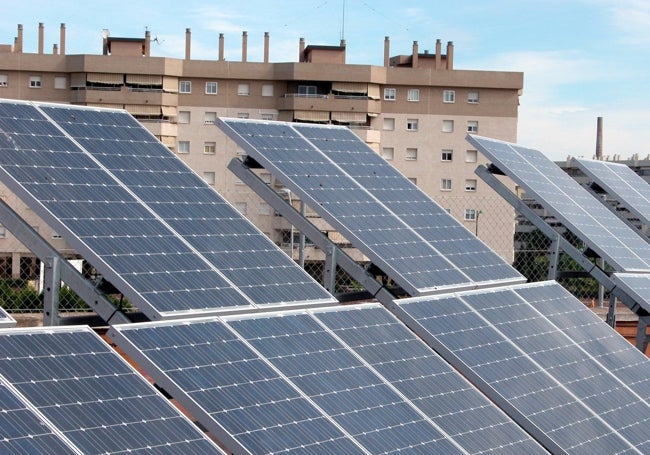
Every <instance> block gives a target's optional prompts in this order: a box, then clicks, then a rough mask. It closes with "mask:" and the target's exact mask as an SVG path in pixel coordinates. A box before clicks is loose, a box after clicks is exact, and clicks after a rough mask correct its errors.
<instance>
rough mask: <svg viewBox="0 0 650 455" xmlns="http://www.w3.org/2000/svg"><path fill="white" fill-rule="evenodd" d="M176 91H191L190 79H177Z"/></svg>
mask: <svg viewBox="0 0 650 455" xmlns="http://www.w3.org/2000/svg"><path fill="white" fill-rule="evenodd" d="M178 93H192V81H178Z"/></svg>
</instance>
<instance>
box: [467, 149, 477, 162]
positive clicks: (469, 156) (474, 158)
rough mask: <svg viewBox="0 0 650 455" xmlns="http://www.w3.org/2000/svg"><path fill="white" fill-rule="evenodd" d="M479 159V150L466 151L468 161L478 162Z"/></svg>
mask: <svg viewBox="0 0 650 455" xmlns="http://www.w3.org/2000/svg"><path fill="white" fill-rule="evenodd" d="M477 161H478V152H477V151H476V150H467V151H466V152H465V162H466V163H476V162H477Z"/></svg>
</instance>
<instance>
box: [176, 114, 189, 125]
mask: <svg viewBox="0 0 650 455" xmlns="http://www.w3.org/2000/svg"><path fill="white" fill-rule="evenodd" d="M178 123H190V111H178Z"/></svg>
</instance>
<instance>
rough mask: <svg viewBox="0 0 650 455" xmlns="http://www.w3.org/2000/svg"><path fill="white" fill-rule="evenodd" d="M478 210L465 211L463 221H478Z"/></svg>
mask: <svg viewBox="0 0 650 455" xmlns="http://www.w3.org/2000/svg"><path fill="white" fill-rule="evenodd" d="M476 213H477V212H476V209H465V213H464V216H463V219H464V220H465V221H476Z"/></svg>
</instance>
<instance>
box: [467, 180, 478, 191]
mask: <svg viewBox="0 0 650 455" xmlns="http://www.w3.org/2000/svg"><path fill="white" fill-rule="evenodd" d="M476 185H477V180H476V179H465V191H470V192H474V191H476Z"/></svg>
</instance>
